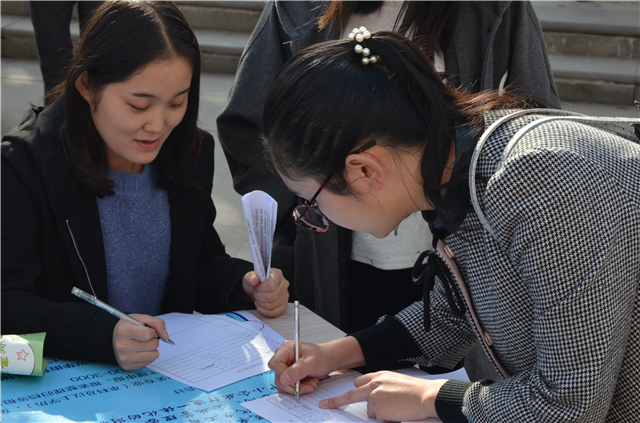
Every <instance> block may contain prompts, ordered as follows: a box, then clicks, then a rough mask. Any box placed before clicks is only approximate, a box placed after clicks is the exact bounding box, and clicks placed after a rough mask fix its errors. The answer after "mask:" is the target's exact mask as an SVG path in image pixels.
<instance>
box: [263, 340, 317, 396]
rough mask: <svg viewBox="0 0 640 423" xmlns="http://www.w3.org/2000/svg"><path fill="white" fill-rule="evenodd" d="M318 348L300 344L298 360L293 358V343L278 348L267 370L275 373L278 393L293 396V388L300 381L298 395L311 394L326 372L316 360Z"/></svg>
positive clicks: (312, 345)
mask: <svg viewBox="0 0 640 423" xmlns="http://www.w3.org/2000/svg"><path fill="white" fill-rule="evenodd" d="M318 352H319V350H318V346H317V345H315V344H307V343H304V342H301V343H300V358H299V359H298V361H296V358H295V343H294V342H293V341H285V342H284V343H283V344H282V346H281V347H280V348H278V349H277V350H276V352H275V354H274V355H273V357H272V358H271V360H270V361H269V368H271V369H272V370H273V372H274V373H275V383H276V388H277V389H278V392H286V393H289V394H294V391H295V390H294V386H295V383H296V382H297V381H300V393H301V394H307V393H309V392H312V391H313V390H314V389H315V388H316V386H317V384H318V379H319V378H324V377H325V376H326V375H327V374H328V373H330V371H327V370H326V369H325V368H324V366H322V365H321V361H320V360H318V358H319V357H318Z"/></svg>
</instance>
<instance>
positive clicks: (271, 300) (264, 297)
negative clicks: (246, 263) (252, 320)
mask: <svg viewBox="0 0 640 423" xmlns="http://www.w3.org/2000/svg"><path fill="white" fill-rule="evenodd" d="M288 288H289V281H287V280H286V279H285V278H284V276H283V275H282V271H281V270H280V269H271V274H270V276H269V279H267V280H266V281H264V282H260V278H258V276H257V275H256V273H255V272H248V273H247V274H246V275H244V277H243V278H242V289H243V290H244V292H245V293H246V294H247V295H248V296H249V297H251V299H252V300H253V303H254V305H255V306H256V310H258V312H260V314H263V315H265V316H267V317H278V316H280V315H281V314H282V313H284V311H285V310H286V309H287V304H288V302H289V291H288Z"/></svg>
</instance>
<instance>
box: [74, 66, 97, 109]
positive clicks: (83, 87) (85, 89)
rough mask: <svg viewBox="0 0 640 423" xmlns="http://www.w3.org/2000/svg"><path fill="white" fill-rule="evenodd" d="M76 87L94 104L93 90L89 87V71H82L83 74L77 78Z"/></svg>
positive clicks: (88, 101) (83, 96) (90, 103)
mask: <svg viewBox="0 0 640 423" xmlns="http://www.w3.org/2000/svg"><path fill="white" fill-rule="evenodd" d="M75 85H76V89H77V90H78V92H79V93H80V95H81V96H82V98H84V99H85V100H87V103H89V105H93V91H91V88H89V75H88V74H87V71H84V72H82V74H81V75H80V76H79V77H78V78H77V79H76V84H75Z"/></svg>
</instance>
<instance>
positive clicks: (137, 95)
mask: <svg viewBox="0 0 640 423" xmlns="http://www.w3.org/2000/svg"><path fill="white" fill-rule="evenodd" d="M190 89H191V87H189V88H187V89H186V90H182V91H180V92H179V93H178V94H176V95H174V96H173V98H176V97H178V96H181V95H182V94H186V93H188V92H189V90H190ZM131 95H132V96H134V97H142V98H157V97H156V96H155V95H153V94H148V93H131Z"/></svg>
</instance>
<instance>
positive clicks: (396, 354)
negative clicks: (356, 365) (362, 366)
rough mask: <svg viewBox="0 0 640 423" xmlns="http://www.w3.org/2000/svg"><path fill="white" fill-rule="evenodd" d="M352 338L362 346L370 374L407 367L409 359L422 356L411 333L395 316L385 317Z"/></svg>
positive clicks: (354, 334)
mask: <svg viewBox="0 0 640 423" xmlns="http://www.w3.org/2000/svg"><path fill="white" fill-rule="evenodd" d="M350 336H353V337H354V338H356V340H357V341H358V343H359V344H360V348H362V353H363V355H364V360H365V362H366V363H367V367H366V369H367V371H368V372H375V371H378V370H383V369H384V370H390V369H394V368H401V367H407V366H408V365H409V364H410V363H408V362H407V361H408V359H411V358H416V357H420V356H421V355H422V353H421V352H420V349H419V348H418V347H417V346H416V344H415V342H414V341H413V339H412V338H411V335H410V334H409V332H408V331H407V330H406V329H405V327H404V326H403V325H402V323H400V322H399V321H398V320H397V319H396V318H395V317H393V316H385V317H384V320H382V321H381V322H379V323H378V324H376V325H373V326H371V327H370V328H367V329H364V330H361V331H359V332H356V333H353V334H350ZM401 360H403V361H402V362H401Z"/></svg>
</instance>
